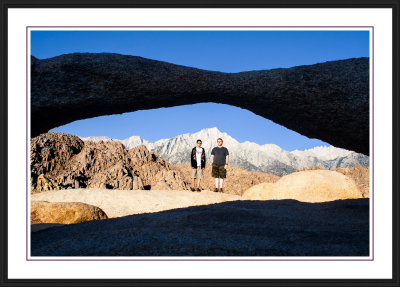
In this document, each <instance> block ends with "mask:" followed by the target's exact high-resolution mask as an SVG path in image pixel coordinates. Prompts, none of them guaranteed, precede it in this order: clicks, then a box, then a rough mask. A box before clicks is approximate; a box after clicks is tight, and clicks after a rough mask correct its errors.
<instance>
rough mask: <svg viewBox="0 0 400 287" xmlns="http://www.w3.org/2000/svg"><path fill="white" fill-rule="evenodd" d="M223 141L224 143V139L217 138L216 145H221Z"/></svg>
mask: <svg viewBox="0 0 400 287" xmlns="http://www.w3.org/2000/svg"><path fill="white" fill-rule="evenodd" d="M223 143H224V141H223V140H222V139H221V138H218V139H217V144H218V146H222V144H223Z"/></svg>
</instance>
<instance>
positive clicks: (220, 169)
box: [211, 164, 226, 178]
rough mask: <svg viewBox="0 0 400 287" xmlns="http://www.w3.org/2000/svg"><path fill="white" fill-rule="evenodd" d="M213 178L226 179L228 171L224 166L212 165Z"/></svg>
mask: <svg viewBox="0 0 400 287" xmlns="http://www.w3.org/2000/svg"><path fill="white" fill-rule="evenodd" d="M211 176H212V177H215V178H226V169H225V166H224V165H216V164H213V165H212V170H211Z"/></svg>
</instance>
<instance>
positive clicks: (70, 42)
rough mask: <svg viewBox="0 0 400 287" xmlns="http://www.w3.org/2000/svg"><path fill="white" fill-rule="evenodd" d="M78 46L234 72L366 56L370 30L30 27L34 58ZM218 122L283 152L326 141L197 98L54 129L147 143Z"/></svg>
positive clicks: (226, 129)
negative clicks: (196, 101) (198, 101)
mask: <svg viewBox="0 0 400 287" xmlns="http://www.w3.org/2000/svg"><path fill="white" fill-rule="evenodd" d="M75 52H90V53H101V52H109V53H118V54H124V55H134V56H141V57H145V58H149V59H154V60H159V61H166V62H170V63H174V64H179V65H184V66H190V67H195V68H200V69H205V70H213V71H220V72H228V73H236V72H242V71H250V70H267V69H274V68H288V67H293V66H299V65H310V64H315V63H321V62H325V61H333V60H341V59H348V58H358V57H369V32H368V31H32V32H31V54H32V55H33V56H35V57H37V58H39V59H44V58H51V57H55V56H58V55H62V54H68V53H75ZM210 127H218V128H219V129H220V130H221V131H223V132H227V133H228V134H230V135H231V136H232V137H234V138H236V139H237V140H238V141H241V142H242V141H246V140H248V141H252V142H256V143H258V144H266V143H274V144H277V145H279V146H280V147H282V148H283V149H286V150H289V151H290V150H294V149H299V150H303V149H308V148H312V147H314V146H319V145H328V144H327V143H324V142H322V141H319V140H316V139H309V138H307V137H304V136H302V135H299V134H298V133H295V132H293V131H291V130H288V129H287V128H285V127H282V126H279V125H277V124H275V123H273V122H272V121H270V120H267V119H264V118H262V117H259V116H257V115H255V114H253V113H251V112H249V111H247V110H243V109H240V108H237V107H232V106H228V105H222V104H215V103H202V104H196V105H189V106H178V107H172V108H163V109H154V110H146V111H137V112H133V113H126V114H122V115H112V116H103V117H98V118H93V119H87V120H81V121H77V122H74V123H71V124H68V125H65V126H62V127H58V128H55V129H53V130H51V131H57V132H67V133H71V134H76V135H79V136H100V135H102V136H110V137H112V138H119V139H124V138H127V137H129V136H132V135H139V136H141V137H142V138H144V139H147V140H149V141H156V140H158V139H161V138H170V137H173V136H176V135H179V134H183V133H194V132H197V131H199V130H201V129H203V128H210Z"/></svg>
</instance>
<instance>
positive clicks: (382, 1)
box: [0, 0, 400, 286]
mask: <svg viewBox="0 0 400 287" xmlns="http://www.w3.org/2000/svg"><path fill="white" fill-rule="evenodd" d="M0 8H1V12H0V13H1V20H2V23H1V49H2V53H1V60H0V66H1V72H0V73H1V77H0V81H1V82H0V83H1V84H0V86H1V98H0V99H1V100H0V108H1V125H0V129H1V131H0V143H1V149H0V163H1V174H0V183H1V193H0V196H1V198H0V202H1V221H0V224H1V228H0V240H1V247H0V248H1V249H0V264H1V266H0V286H400V275H399V270H400V266H399V258H400V256H399V242H400V241H399V217H400V214H399V209H400V208H399V207H400V201H399V194H398V193H399V191H400V189H399V178H398V175H399V146H400V143H399V128H400V126H399V123H400V117H399V110H400V105H399V95H400V93H399V16H400V1H399V0H327V1H318V0H299V1H296V0H285V1H279V0H249V1H245V0H214V1H207V0H196V1H193V0H191V1H185V0H165V1H163V0H126V1H124V0H93V1H91V0H1V7H0ZM11 8H60V9H62V8H389V9H392V15H393V22H392V27H393V36H392V40H393V95H392V100H393V107H392V109H393V110H392V112H393V119H392V123H393V128H392V136H393V137H392V139H393V142H392V144H393V158H392V165H393V166H392V171H393V174H392V176H393V182H392V196H393V206H392V208H393V214H392V216H393V226H392V234H393V246H392V248H393V249H392V250H393V254H392V256H393V257H392V269H393V270H392V279H349V280H346V279H129V280H128V279H115V280H108V279H107V280H104V279H93V280H92V279H84V280H79V279H68V280H66V279H59V280H58V279H57V280H55V279H32V280H30V279H24V280H22V279H9V278H8V265H7V264H8V256H9V254H8V191H9V187H10V186H9V184H10V183H9V182H8V178H7V177H8V170H7V169H8V161H9V154H8V108H7V106H8V105H7V103H8V93H7V91H8V89H7V79H8V74H7V73H8V62H7V60H8V32H7V31H8V16H7V13H8V9H11Z"/></svg>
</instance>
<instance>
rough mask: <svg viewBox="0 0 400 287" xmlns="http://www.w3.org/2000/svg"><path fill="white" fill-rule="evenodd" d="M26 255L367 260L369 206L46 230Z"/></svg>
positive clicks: (225, 209) (241, 205)
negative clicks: (341, 258) (356, 258)
mask: <svg viewBox="0 0 400 287" xmlns="http://www.w3.org/2000/svg"><path fill="white" fill-rule="evenodd" d="M31 255H32V256H368V255H369V199H351V200H338V201H333V202H324V203H305V202H298V201H296V200H270V201H233V202H224V203H219V204H211V205H203V206H195V207H188V208H181V209H174V210H168V211H163V212H157V213H148V214H138V215H131V216H126V217H121V218H112V219H106V220H99V221H91V222H85V223H80V224H74V225H66V226H61V227H53V228H50V229H46V230H41V231H38V232H34V233H32V234H31Z"/></svg>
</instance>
